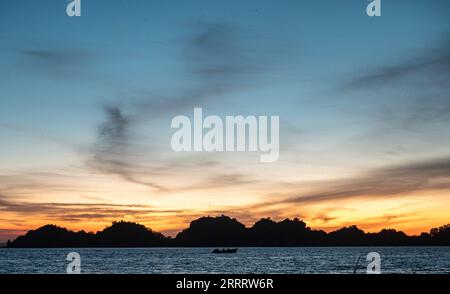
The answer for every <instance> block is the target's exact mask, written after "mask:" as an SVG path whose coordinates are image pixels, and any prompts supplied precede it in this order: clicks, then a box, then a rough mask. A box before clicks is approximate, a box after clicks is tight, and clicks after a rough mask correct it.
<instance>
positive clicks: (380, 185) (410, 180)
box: [256, 158, 450, 207]
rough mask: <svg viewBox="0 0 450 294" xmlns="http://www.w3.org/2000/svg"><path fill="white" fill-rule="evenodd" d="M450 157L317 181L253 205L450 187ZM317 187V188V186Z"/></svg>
mask: <svg viewBox="0 0 450 294" xmlns="http://www.w3.org/2000/svg"><path fill="white" fill-rule="evenodd" d="M449 175H450V158H441V159H436V160H431V161H424V162H418V163H410V164H405V165H399V166H393V167H386V168H382V169H378V170H374V171H372V172H369V173H367V174H366V175H363V176H359V177H355V178H353V179H346V180H338V181H326V182H321V183H320V184H316V185H317V186H320V187H321V188H313V189H315V190H316V192H311V193H308V194H305V195H296V196H291V197H287V198H285V199H283V200H280V201H273V202H271V203H264V204H260V205H256V207H258V206H259V207H264V206H272V205H278V204H300V203H305V204H306V203H308V204H312V203H319V202H324V201H337V200H345V199H351V198H358V197H394V196H401V195H407V194H411V193H415V192H420V191H433V190H447V189H450V176H449ZM317 186H316V187H317Z"/></svg>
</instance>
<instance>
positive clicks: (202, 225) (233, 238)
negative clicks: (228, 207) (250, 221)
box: [175, 216, 246, 247]
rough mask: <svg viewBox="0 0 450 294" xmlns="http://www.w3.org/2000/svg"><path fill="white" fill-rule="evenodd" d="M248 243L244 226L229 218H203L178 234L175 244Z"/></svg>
mask: <svg viewBox="0 0 450 294" xmlns="http://www.w3.org/2000/svg"><path fill="white" fill-rule="evenodd" d="M245 242H246V229H245V226H244V225H243V224H241V223H240V222H238V221H237V220H236V219H234V218H233V219H232V218H229V217H228V216H219V217H202V218H199V219H197V220H194V221H193V222H191V224H190V226H189V228H187V229H185V230H183V231H182V232H180V233H178V235H177V237H176V238H175V243H176V244H177V245H180V246H221V247H226V246H242V245H244V244H245Z"/></svg>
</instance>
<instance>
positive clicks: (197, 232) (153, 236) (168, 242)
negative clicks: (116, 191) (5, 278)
mask: <svg viewBox="0 0 450 294" xmlns="http://www.w3.org/2000/svg"><path fill="white" fill-rule="evenodd" d="M412 245H414V246H425V245H427V246H430V245H439V246H450V225H445V226H442V227H439V228H433V229H431V230H430V233H422V234H420V235H419V236H408V235H406V234H405V233H404V232H401V231H396V230H393V229H383V230H381V231H380V232H378V233H365V232H364V231H363V230H361V229H359V228H358V227H357V226H350V227H345V228H342V229H339V230H336V231H333V232H330V233H326V232H324V231H321V230H313V229H311V228H309V227H307V226H306V224H305V223H304V222H303V221H301V220H299V219H297V218H295V219H293V220H290V219H285V220H283V221H280V222H276V221H273V220H271V219H270V218H263V219H261V220H259V221H257V222H256V223H255V224H254V225H253V226H252V227H250V228H246V227H245V226H244V225H243V224H242V223H240V222H239V221H237V220H236V219H234V218H230V217H228V216H219V217H202V218H199V219H196V220H194V221H192V222H191V223H190V225H189V227H188V228H187V229H185V230H183V231H181V232H180V233H178V235H177V236H176V238H174V239H172V238H169V237H165V236H164V235H163V234H161V233H157V232H154V231H152V230H151V229H148V228H146V227H145V226H143V225H141V224H137V223H131V222H124V221H120V222H113V224H112V225H111V226H110V227H107V228H105V229H104V230H102V231H99V232H97V233H95V234H94V233H86V232H84V231H79V232H73V231H69V230H67V229H65V228H61V227H58V226H55V225H46V226H43V227H41V228H39V229H36V230H32V231H29V232H27V233H26V234H25V235H23V236H19V237H18V238H16V239H15V240H14V241H8V243H7V247H10V248H33V247H35V248H44V247H47V248H54V247H169V246H181V247H183V246H186V247H192V246H198V247H203V246H208V247H243V246H412Z"/></svg>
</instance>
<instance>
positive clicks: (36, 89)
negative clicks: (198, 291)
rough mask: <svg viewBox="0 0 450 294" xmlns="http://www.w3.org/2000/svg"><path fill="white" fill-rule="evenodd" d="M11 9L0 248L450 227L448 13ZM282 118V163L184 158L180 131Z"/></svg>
mask: <svg viewBox="0 0 450 294" xmlns="http://www.w3.org/2000/svg"><path fill="white" fill-rule="evenodd" d="M367 4H368V2H367V1H365V0H348V1H335V0H330V1H325V0H322V1H313V0H304V1H298V0H296V1H293V0H292V1H275V0H273V1H269V0H267V1H265V0H248V1H211V0H208V1H206V0H205V1H199V0H192V1H181V0H180V1H144V0H133V1H125V0H95V1H89V0H82V16H81V17H73V18H70V17H68V16H67V15H66V8H65V7H66V5H67V1H62V0H46V1H25V0H18V1H1V3H0V242H3V241H5V240H6V239H8V238H9V239H11V238H14V237H15V236H17V235H19V234H22V233H24V232H25V231H27V230H29V229H34V228H37V227H39V226H41V225H44V224H48V223H53V224H57V225H60V226H64V227H67V228H70V229H75V230H79V229H84V230H87V231H96V230H100V229H103V228H104V227H105V226H107V225H108V224H110V223H111V222H112V221H115V220H121V219H123V220H129V221H136V222H139V223H142V224H145V225H147V226H148V227H150V228H152V229H154V230H156V231H160V232H163V233H165V234H169V235H174V234H175V233H176V232H178V231H179V230H180V229H182V228H185V227H186V226H187V225H188V224H189V222H190V221H191V220H193V219H195V218H197V217H200V216H204V215H220V214H226V215H229V216H232V217H236V218H237V219H238V220H240V221H241V222H243V223H245V224H247V225H251V224H252V223H253V222H254V221H256V220H258V219H259V218H261V217H271V218H272V219H275V220H280V219H283V218H287V217H289V218H293V217H298V218H301V219H303V220H304V221H305V222H306V223H307V225H308V226H310V227H312V228H317V229H324V230H327V231H329V230H334V229H337V228H340V227H342V226H348V225H352V224H357V225H358V226H359V227H361V228H363V229H364V230H367V231H377V230H380V229H381V228H395V229H400V230H404V231H405V232H407V233H409V234H417V233H419V232H422V231H428V230H429V229H430V228H432V227H436V226H440V225H443V224H446V223H450V1H448V0H433V1H428V0H395V1H386V0H382V16H380V17H373V18H370V17H368V16H367V15H366V5H367ZM194 107H202V108H203V111H204V113H205V115H218V116H221V117H223V116H226V115H233V116H235V115H244V116H247V115H267V116H272V115H276V116H280V157H279V160H278V161H277V162H273V163H260V162H259V155H260V154H259V153H248V152H239V153H237V152H224V153H217V152H213V153H208V152H195V153H194V152H192V153H191V152H184V153H176V152H174V151H172V149H171V146H170V142H171V136H172V134H173V132H174V130H173V129H171V128H170V123H171V120H172V118H173V117H174V116H176V115H187V116H189V117H192V115H193V109H194Z"/></svg>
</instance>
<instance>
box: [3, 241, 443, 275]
mask: <svg viewBox="0 0 450 294" xmlns="http://www.w3.org/2000/svg"><path fill="white" fill-rule="evenodd" d="M212 250H213V248H95V249H94V248H88V249H86V248H83V249H76V248H75V249H67V248H65V249H3V248H2V249H0V273H65V272H66V267H67V265H68V264H69V261H66V256H67V254H68V253H69V252H78V253H79V254H80V256H81V272H82V273H114V274H125V273H126V274H128V273H133V274H153V273H242V274H244V273H292V274H294V273H295V274H300V273H307V274H309V273H342V274H344V273H352V272H353V270H354V268H355V265H356V264H357V260H358V258H359V257H360V261H359V263H358V264H359V266H358V273H365V272H366V267H367V264H368V261H366V255H367V254H368V253H369V252H378V253H379V254H380V256H381V272H382V273H408V274H412V273H450V247H294V248H281V247H276V248H240V249H239V251H238V253H237V254H212V253H211V251H212Z"/></svg>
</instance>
